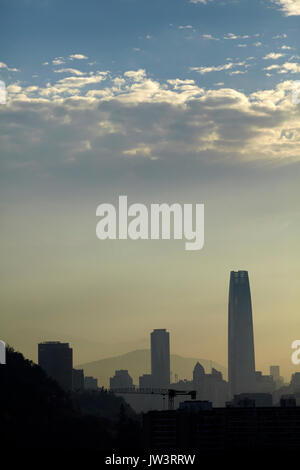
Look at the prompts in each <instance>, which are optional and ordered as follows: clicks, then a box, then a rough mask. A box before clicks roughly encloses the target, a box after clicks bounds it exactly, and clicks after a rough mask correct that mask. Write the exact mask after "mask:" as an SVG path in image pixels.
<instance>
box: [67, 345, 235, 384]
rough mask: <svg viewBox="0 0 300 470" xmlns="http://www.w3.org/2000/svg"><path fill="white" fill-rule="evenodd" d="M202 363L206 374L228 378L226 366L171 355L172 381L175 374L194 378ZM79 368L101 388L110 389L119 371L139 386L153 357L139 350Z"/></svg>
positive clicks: (180, 376)
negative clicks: (123, 371)
mask: <svg viewBox="0 0 300 470" xmlns="http://www.w3.org/2000/svg"><path fill="white" fill-rule="evenodd" d="M198 361H199V362H200V364H202V366H203V367H204V369H205V372H206V373H210V371H211V368H212V367H214V368H215V369H217V370H219V371H220V372H222V374H223V377H224V378H227V370H226V368H225V367H224V366H222V365H220V364H218V363H216V362H214V361H210V360H207V359H198V358H191V357H182V356H178V355H177V354H171V371H172V381H174V380H175V374H177V375H178V378H179V379H180V380H183V379H188V380H190V379H191V378H192V374H193V369H194V367H195V364H196V362H198ZM76 367H77V368H80V369H84V374H85V375H92V376H93V377H97V379H98V381H99V385H100V386H104V387H108V386H109V378H110V377H112V376H113V375H114V373H115V370H118V369H127V370H128V372H129V374H130V375H131V377H132V378H133V382H134V383H135V384H136V385H138V383H139V376H140V375H143V374H149V373H150V369H151V356H150V350H149V349H138V350H136V351H131V352H129V353H127V354H122V355H121V356H115V357H108V358H106V359H100V360H99V361H94V362H88V363H86V364H81V365H78V366H76Z"/></svg>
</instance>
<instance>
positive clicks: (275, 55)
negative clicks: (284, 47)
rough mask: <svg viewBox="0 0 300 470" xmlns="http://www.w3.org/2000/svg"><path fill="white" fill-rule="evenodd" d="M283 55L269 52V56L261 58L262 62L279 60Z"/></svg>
mask: <svg viewBox="0 0 300 470" xmlns="http://www.w3.org/2000/svg"><path fill="white" fill-rule="evenodd" d="M284 55H285V54H281V53H280V52H270V53H269V54H267V55H265V56H264V57H263V59H264V60H268V59H274V60H276V59H279V58H280V57H283V56H284Z"/></svg>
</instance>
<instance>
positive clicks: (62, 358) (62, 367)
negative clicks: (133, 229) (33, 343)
mask: <svg viewBox="0 0 300 470" xmlns="http://www.w3.org/2000/svg"><path fill="white" fill-rule="evenodd" d="M38 362H39V366H40V367H41V368H42V369H44V371H45V372H46V373H47V374H48V375H49V377H52V378H53V379H54V380H56V381H57V382H58V384H59V385H60V386H61V387H62V388H63V389H64V390H66V391H70V390H72V382H73V379H72V375H73V374H72V370H73V350H72V348H70V346H69V343H60V342H59V341H46V342H44V343H39V345H38Z"/></svg>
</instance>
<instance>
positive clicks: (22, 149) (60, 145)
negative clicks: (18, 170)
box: [0, 64, 300, 173]
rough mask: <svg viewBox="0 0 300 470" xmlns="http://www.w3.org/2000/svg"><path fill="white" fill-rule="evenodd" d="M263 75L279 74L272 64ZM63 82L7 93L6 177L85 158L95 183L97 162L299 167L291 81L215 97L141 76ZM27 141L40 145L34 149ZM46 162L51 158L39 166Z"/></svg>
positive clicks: (297, 112) (191, 85) (298, 111)
mask: <svg viewBox="0 0 300 470" xmlns="http://www.w3.org/2000/svg"><path fill="white" fill-rule="evenodd" d="M229 65H230V64H227V67H228V66H229ZM235 65H236V64H235ZM270 67H276V68H275V70H280V66H279V65H278V64H273V65H270ZM229 70H230V71H231V72H239V71H237V70H232V66H231V68H229ZM66 78H67V79H68V80H67V81H66V79H60V80H58V81H56V82H55V83H54V84H53V85H50V84H48V86H46V87H44V88H38V87H36V86H22V84H21V83H15V84H11V85H10V86H9V88H8V103H7V106H6V107H5V109H3V110H0V111H1V113H0V116H3V118H2V126H1V127H2V128H3V130H2V133H3V135H4V137H3V139H2V141H3V144H4V148H5V155H7V165H8V166H10V168H13V165H14V161H16V164H19V161H20V155H21V156H22V159H24V164H26V158H29V157H28V156H30V159H31V160H30V162H31V163H32V161H33V162H34V159H35V158H36V159H37V161H36V164H37V166H38V167H39V168H40V167H41V166H43V165H47V164H48V165H49V168H48V169H49V171H52V169H53V168H54V167H55V168H56V169H57V171H59V168H60V165H65V164H68V165H72V164H73V163H74V162H78V159H81V158H83V160H84V162H85V165H87V166H88V167H89V168H90V171H92V172H93V173H94V172H95V168H99V165H101V161H103V159H105V161H106V162H108V163H107V164H108V165H114V164H115V163H113V162H116V161H117V162H119V160H118V159H122V161H123V162H124V164H129V161H128V159H130V165H134V164H135V163H134V162H135V161H136V160H139V161H141V159H142V160H143V159H151V160H156V159H158V160H160V161H161V160H165V161H166V164H168V162H171V164H172V161H173V160H174V159H175V160H176V161H178V162H179V164H181V165H182V166H183V167H184V166H185V165H186V161H187V160H188V159H190V162H191V166H192V167H193V165H195V164H196V163H195V162H197V161H199V160H201V159H202V160H203V159H204V160H207V161H211V159H220V160H221V159H224V162H225V163H226V162H227V161H228V162H230V161H232V160H257V159H263V160H265V159H266V160H267V159H274V160H275V161H277V160H278V159H279V158H280V159H282V160H286V161H289V160H290V159H292V160H295V159H297V160H299V159H300V139H299V135H298V134H299V133H297V132H295V131H293V130H295V129H299V128H300V107H299V106H295V105H294V104H293V102H292V99H291V92H292V85H293V81H285V82H282V83H280V84H279V85H278V86H277V87H275V88H274V89H269V90H258V91H256V92H254V93H250V94H246V93H243V92H241V91H238V90H235V89H233V88H225V87H224V84H223V82H219V83H218V84H217V86H219V87H223V88H218V89H203V88H201V87H199V86H198V85H197V83H196V82H195V81H194V80H191V79H179V78H173V79H169V80H167V81H166V82H159V81H156V80H153V79H151V78H149V77H148V76H147V73H146V71H145V70H143V69H141V70H136V71H135V70H129V71H127V72H125V73H124V74H122V75H121V76H111V74H108V73H107V72H98V73H97V74H95V75H94V76H87V77H81V76H79V77H78V76H73V77H66ZM104 78H106V79H107V80H106V82H105V83H104ZM70 79H72V80H71V82H70ZM90 80H94V81H90ZM74 81H75V82H74ZM84 85H88V88H87V89H86V88H84ZM6 112H7V113H8V114H7V116H6V114H5V113H6ZM28 113H30V120H28ZM22 122H23V123H24V125H22ZM14 123H16V124H17V125H14ZM62 128H63V130H64V131H62ZM12 129H13V132H12V131H11V130H12ZM283 131H284V132H283ZM32 135H35V136H37V138H38V140H35V142H33V141H32ZM110 136H111V137H110ZM286 136H288V137H289V138H287V137H286ZM50 137H51V138H50ZM45 152H47V155H49V158H48V159H47V158H46V157H45V158H43V159H40V155H45ZM183 156H184V158H183ZM124 157H126V158H124ZM53 159H54V160H53ZM66 162H67V163H66ZM126 162H127V163H126ZM97 165H98V166H97Z"/></svg>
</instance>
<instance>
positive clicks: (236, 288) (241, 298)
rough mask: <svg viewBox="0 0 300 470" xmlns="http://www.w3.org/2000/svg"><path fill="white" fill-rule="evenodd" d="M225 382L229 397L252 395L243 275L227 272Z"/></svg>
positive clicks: (251, 346) (245, 274)
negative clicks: (227, 386)
mask: <svg viewBox="0 0 300 470" xmlns="http://www.w3.org/2000/svg"><path fill="white" fill-rule="evenodd" d="M228 380H229V387H230V393H231V395H232V396H233V395H236V394H239V393H247V392H253V391H254V388H255V359H254V339H253V322H252V305H251V294H250V284H249V277H248V272H247V271H237V272H236V271H231V273H230V285H229V303H228Z"/></svg>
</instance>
